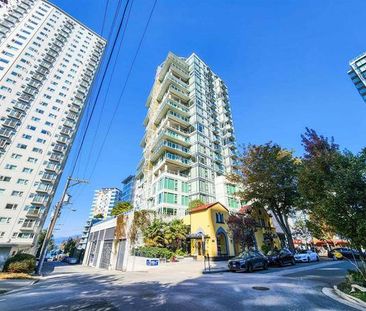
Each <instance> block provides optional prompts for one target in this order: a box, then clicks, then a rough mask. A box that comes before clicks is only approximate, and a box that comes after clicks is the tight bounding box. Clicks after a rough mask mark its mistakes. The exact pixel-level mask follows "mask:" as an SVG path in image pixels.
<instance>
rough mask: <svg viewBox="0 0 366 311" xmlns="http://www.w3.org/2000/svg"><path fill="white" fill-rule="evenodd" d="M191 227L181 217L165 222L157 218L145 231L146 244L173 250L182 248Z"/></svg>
mask: <svg viewBox="0 0 366 311" xmlns="http://www.w3.org/2000/svg"><path fill="white" fill-rule="evenodd" d="M188 233H189V227H188V226H186V225H184V223H183V221H182V220H180V219H175V220H172V221H171V222H164V221H162V220H160V219H155V220H154V221H153V222H152V223H151V225H150V226H148V227H146V228H145V229H144V231H143V234H144V242H145V244H146V246H151V247H161V248H167V249H169V250H171V251H173V252H175V251H177V250H178V249H182V246H183V244H184V242H185V240H186V238H187V235H188Z"/></svg>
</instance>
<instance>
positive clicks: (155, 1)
mask: <svg viewBox="0 0 366 311" xmlns="http://www.w3.org/2000/svg"><path fill="white" fill-rule="evenodd" d="M157 2H158V0H154V4H153V6H152V8H151V11H150V14H149V17H148V19H147V22H146V24H145V28H144V31H143V33H142V36H141V39H140V42H139V44H138V47H137V50H136V52H135V55H134V57H133V60H132V63H131V66H130V68H129V71H128V73H127V77H126V80H125V82H124V84H123V87H122V91H121V94H120V96H119V98H118V101H117V105H116V106H115V109H114V110H113V114H112V118H111V121H110V122H109V123H108V129H107V133H106V134H105V136H104V138H103V143H102V145H101V147H100V149H99V152H98V155H97V159H96V161H95V163H94V166H93V169H92V171H91V173H90V176H89V180H90V178H91V177H92V176H93V173H94V170H95V168H96V165H97V163H98V161H99V158H100V156H101V153H102V151H103V147H104V145H105V142H106V140H107V137H108V135H109V132H110V130H111V127H112V124H113V121H114V118H115V117H116V114H117V110H118V108H119V105H120V103H121V101H122V97H123V95H124V92H125V89H126V86H127V83H128V81H129V78H130V76H131V73H132V69H133V66H134V64H135V61H136V58H137V56H138V54H139V52H140V49H141V46H142V42H143V40H144V38H145V35H146V32H147V29H148V27H149V24H150V21H151V18H152V15H153V13H154V10H155V7H156V3H157Z"/></svg>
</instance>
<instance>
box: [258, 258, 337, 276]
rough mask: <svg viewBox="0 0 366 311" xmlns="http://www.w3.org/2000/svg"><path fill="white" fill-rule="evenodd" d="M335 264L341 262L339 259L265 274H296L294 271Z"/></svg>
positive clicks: (315, 268)
mask: <svg viewBox="0 0 366 311" xmlns="http://www.w3.org/2000/svg"><path fill="white" fill-rule="evenodd" d="M335 264H339V262H338V261H331V262H324V263H320V264H317V265H311V266H305V267H298V268H293V269H289V270H280V271H277V272H268V273H265V274H268V275H276V276H285V275H289V274H294V273H298V272H303V271H308V270H317V269H319V270H320V269H321V268H323V267H328V266H333V265H335Z"/></svg>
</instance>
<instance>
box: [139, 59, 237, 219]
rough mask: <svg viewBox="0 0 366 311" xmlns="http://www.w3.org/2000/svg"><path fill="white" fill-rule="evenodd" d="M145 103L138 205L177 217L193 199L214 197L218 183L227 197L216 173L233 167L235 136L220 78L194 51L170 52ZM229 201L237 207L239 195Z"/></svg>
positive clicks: (223, 86) (225, 91) (209, 201)
mask: <svg viewBox="0 0 366 311" xmlns="http://www.w3.org/2000/svg"><path fill="white" fill-rule="evenodd" d="M146 106H147V107H148V113H147V116H146V118H145V121H144V125H145V135H144V137H143V139H142V141H141V146H142V147H143V158H142V160H141V161H140V164H139V167H138V170H137V174H136V186H135V201H134V204H135V206H136V208H138V209H154V210H156V211H157V212H158V213H159V214H163V215H176V216H177V217H181V216H183V215H184V214H185V211H186V209H187V207H188V204H189V202H190V201H191V200H193V199H201V200H203V201H204V202H208V203H211V202H214V201H216V200H217V195H216V184H218V185H219V186H220V187H221V188H222V189H221V190H220V192H221V193H222V194H223V196H224V199H225V201H226V198H225V196H227V191H226V187H227V186H230V185H229V184H228V183H227V182H226V181H225V180H224V179H221V181H220V182H219V183H218V182H217V181H216V178H218V177H220V176H224V175H225V174H226V173H229V172H231V171H232V166H233V161H234V157H235V136H234V128H233V121H232V116H231V109H230V102H229V95H228V90H227V87H226V85H225V83H224V82H223V81H222V80H221V79H220V77H219V76H218V75H216V74H215V73H214V72H213V71H212V70H211V69H210V68H209V67H208V66H207V65H206V64H205V63H204V62H203V61H202V60H201V59H200V58H199V57H198V56H197V55H196V54H192V55H191V56H189V57H187V58H184V57H179V56H176V55H174V54H172V53H169V54H168V57H167V58H166V60H165V61H164V62H163V63H162V64H161V65H160V66H159V67H158V69H157V73H156V76H155V82H154V85H153V88H152V90H151V92H150V95H149V97H148V99H147V102H146ZM221 197H222V196H221ZM221 197H220V199H221ZM227 201H228V200H227ZM230 203H231V205H230V204H229V206H228V207H229V208H232V209H236V208H239V207H240V206H239V205H240V203H239V201H238V200H237V199H234V200H233V201H230Z"/></svg>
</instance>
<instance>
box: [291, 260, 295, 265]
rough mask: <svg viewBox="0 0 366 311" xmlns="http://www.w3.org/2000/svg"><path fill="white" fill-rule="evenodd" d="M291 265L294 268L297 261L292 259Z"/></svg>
mask: <svg viewBox="0 0 366 311" xmlns="http://www.w3.org/2000/svg"><path fill="white" fill-rule="evenodd" d="M291 265H292V266H294V265H295V259H293V258H292V259H291Z"/></svg>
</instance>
